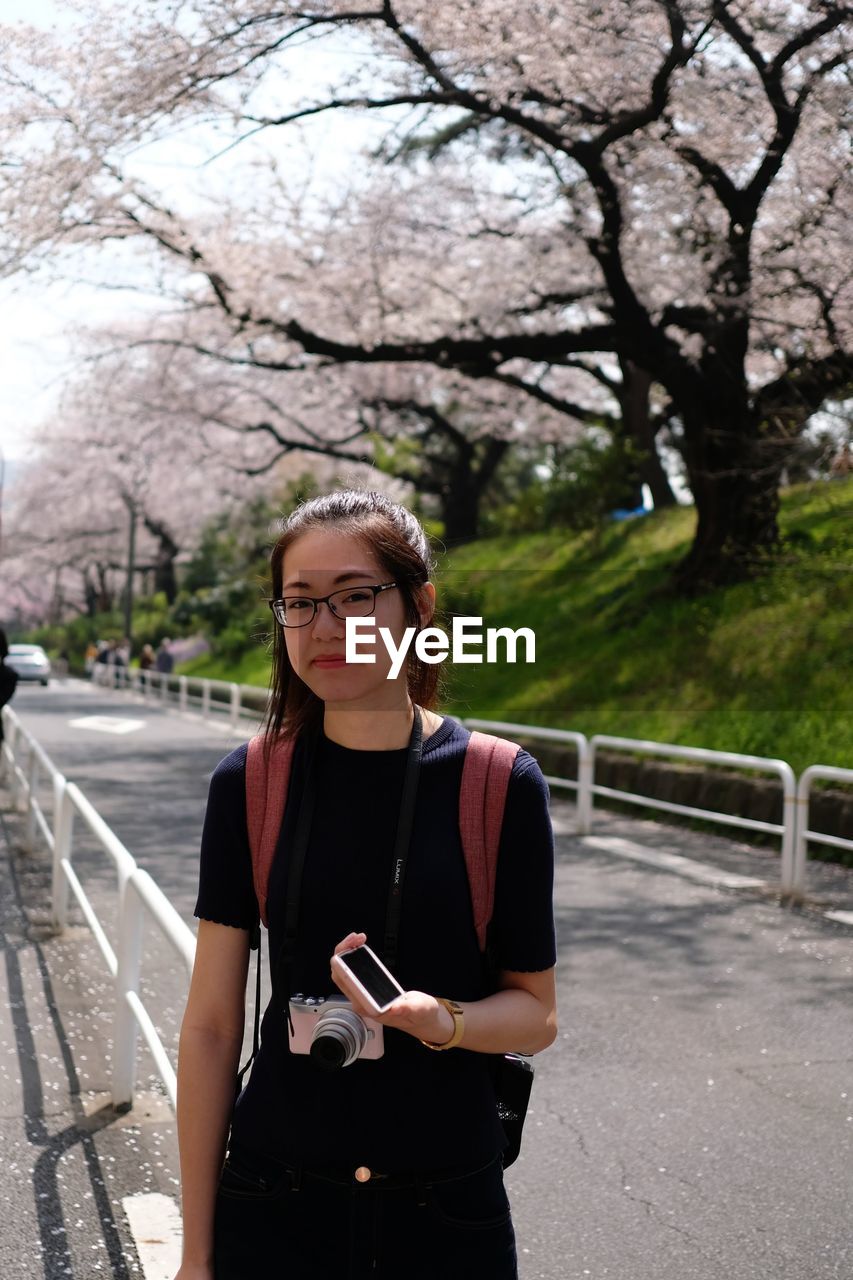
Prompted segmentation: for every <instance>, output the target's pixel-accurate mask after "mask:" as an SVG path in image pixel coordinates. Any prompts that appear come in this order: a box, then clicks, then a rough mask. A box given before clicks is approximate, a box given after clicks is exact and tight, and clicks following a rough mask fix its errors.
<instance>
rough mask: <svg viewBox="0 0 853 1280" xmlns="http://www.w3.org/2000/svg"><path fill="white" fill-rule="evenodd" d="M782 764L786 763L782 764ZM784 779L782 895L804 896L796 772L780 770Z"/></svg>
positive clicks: (788, 766)
mask: <svg viewBox="0 0 853 1280" xmlns="http://www.w3.org/2000/svg"><path fill="white" fill-rule="evenodd" d="M780 763H784V762H781V761H780ZM779 776H780V777H781V779H782V788H783V793H782V828H783V830H782V849H781V862H782V877H781V878H782V884H781V890H782V893H793V894H802V893H804V892H805V887H806V863H805V858H803V859H802V860H799V861H798V859H797V857H796V852H797V824H798V821H799V819H798V816H797V780H796V778H795V777H794V771H793V769H792V768H791V767H790V765H788V764H787V763H786V764H785V767H784V769H780V770H779Z"/></svg>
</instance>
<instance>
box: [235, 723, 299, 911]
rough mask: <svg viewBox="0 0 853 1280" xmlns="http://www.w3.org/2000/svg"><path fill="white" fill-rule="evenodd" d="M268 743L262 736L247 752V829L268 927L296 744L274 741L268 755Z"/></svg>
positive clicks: (287, 740) (257, 889) (257, 892)
mask: <svg viewBox="0 0 853 1280" xmlns="http://www.w3.org/2000/svg"><path fill="white" fill-rule="evenodd" d="M265 743H266V738H265V737H264V735H263V734H258V735H257V736H256V737H254V738H252V739H251V741H250V742H249V749H248V751H247V752H246V826H247V828H248V833H249V849H250V850H251V854H252V876H253V879H254V883H255V896H256V897H257V899H258V910H259V911H260V914H261V920H263V922H264V925H265V926H266V927H268V922H267V887H268V885H269V880H270V870H271V868H272V863H273V858H274V857H275V850H276V845H277V844H278V833H279V831H280V830H281V824H282V820H283V818H284V806H285V804H286V803H287V788H288V784H289V782H290V766H291V764H292V763H293V748H294V746H295V740H294V739H293V738H285V737H278V738H276V739H274V740H273V742H272V744H271V746H270V748H269V752H268V754H267V755H265V754H264V745H265Z"/></svg>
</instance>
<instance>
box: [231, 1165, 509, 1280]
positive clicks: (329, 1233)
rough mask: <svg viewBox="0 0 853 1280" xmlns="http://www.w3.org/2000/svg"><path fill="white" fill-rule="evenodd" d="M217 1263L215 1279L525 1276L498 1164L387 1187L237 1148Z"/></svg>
mask: <svg viewBox="0 0 853 1280" xmlns="http://www.w3.org/2000/svg"><path fill="white" fill-rule="evenodd" d="M342 1176H343V1177H346V1175H345V1174H344V1175H342ZM215 1258H216V1261H215V1268H214V1274H215V1277H216V1280H437V1278H438V1277H440V1278H441V1280H472V1278H473V1277H480V1276H483V1277H488V1280H517V1277H518V1271H517V1269H516V1254H515V1233H514V1231H513V1226H512V1218H511V1216H510V1208H509V1201H508V1200H507V1196H506V1191H505V1190H504V1185H503V1168H502V1165H501V1161H500V1159H499V1158H498V1159H496V1160H494V1161H493V1162H492V1163H491V1164H489V1165H486V1166H485V1167H482V1166H481V1167H479V1168H477V1169H474V1170H458V1171H454V1170H448V1171H444V1173H443V1174H441V1175H435V1180H434V1181H431V1180H430V1175H429V1174H424V1175H423V1176H422V1177H419V1178H417V1180H414V1179H413V1185H409V1186H396V1185H395V1186H383V1184H382V1182H381V1180H380V1181H379V1182H370V1183H363V1184H362V1183H359V1182H357V1181H356V1180H355V1178H353V1179H352V1180H351V1182H346V1181H336V1180H333V1178H332V1177H330V1176H322V1175H321V1174H318V1173H316V1172H315V1173H311V1172H309V1171H308V1170H302V1171H301V1172H300V1171H297V1170H292V1169H288V1168H286V1167H285V1166H284V1165H281V1164H279V1163H278V1162H277V1161H271V1160H269V1159H268V1158H262V1157H258V1156H256V1155H255V1154H253V1153H250V1152H248V1151H244V1150H233V1149H232V1151H231V1152H230V1153H229V1156H228V1159H227V1161H226V1163H225V1168H224V1169H223V1171H222V1177H221V1179H220V1184H219V1192H218V1195H217V1199H216V1219H215Z"/></svg>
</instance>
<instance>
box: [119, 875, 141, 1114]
mask: <svg viewBox="0 0 853 1280" xmlns="http://www.w3.org/2000/svg"><path fill="white" fill-rule="evenodd" d="M119 895H120V897H119V920H118V950H117V954H116V959H117V961H118V967H117V971H116V985H115V1000H116V1003H115V1023H114V1027H113V1070H112V1098H113V1106H114V1107H115V1108H116V1109H117V1110H127V1109H129V1108H130V1107H132V1106H133V1090H134V1087H135V1085H136V1042H137V1023H136V1015H135V1014H134V1012H133V1010H132V1009H131V1007H130V1004H129V1003H128V1000H127V995H128V992H133V994H134V995H137V996H138V994H139V970H140V964H141V961H142V923H143V909H142V903H141V902H140V900H139V897H138V896H137V894H136V893H135V892H134V888H133V875H132V874H131V875H128V876H124V875H122V876H121V882H120V886H119Z"/></svg>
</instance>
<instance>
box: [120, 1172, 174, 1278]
mask: <svg viewBox="0 0 853 1280" xmlns="http://www.w3.org/2000/svg"><path fill="white" fill-rule="evenodd" d="M121 1204H122V1208H123V1209H124V1212H125V1216H126V1217H127V1221H128V1224H129V1226H130V1231H131V1235H132V1236H133V1243H134V1244H135V1245H136V1252H137V1253H138V1254H139V1263H140V1266H141V1267H142V1274H143V1276H144V1277H145V1280H174V1275H175V1272H176V1271H177V1270H178V1268H179V1267H180V1265H181V1240H182V1238H183V1229H182V1226H181V1215H180V1212H179V1210H178V1206H177V1205H176V1204H175V1202H174V1200H172V1199H171V1197H170V1196H164V1195H160V1194H159V1192H156V1191H152V1192H149V1193H147V1194H144V1195H139V1196H124V1198H123V1199H122V1202H121Z"/></svg>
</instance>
